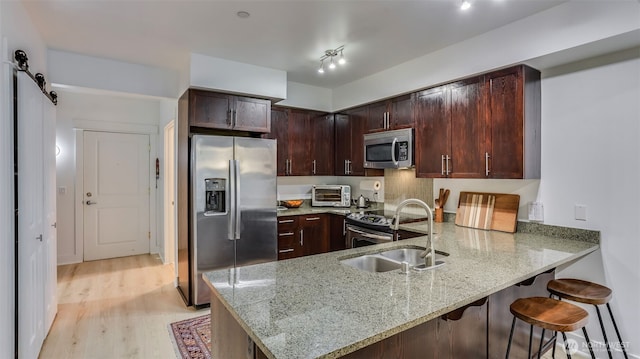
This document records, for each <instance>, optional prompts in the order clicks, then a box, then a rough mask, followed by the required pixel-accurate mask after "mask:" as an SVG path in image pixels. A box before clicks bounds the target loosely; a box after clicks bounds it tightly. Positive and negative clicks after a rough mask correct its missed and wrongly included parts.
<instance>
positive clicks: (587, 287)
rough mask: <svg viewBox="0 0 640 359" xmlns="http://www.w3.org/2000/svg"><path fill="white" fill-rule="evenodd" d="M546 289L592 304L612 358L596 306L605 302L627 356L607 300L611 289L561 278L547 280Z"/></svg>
mask: <svg viewBox="0 0 640 359" xmlns="http://www.w3.org/2000/svg"><path fill="white" fill-rule="evenodd" d="M547 290H548V291H549V293H551V294H552V295H555V296H557V297H558V298H560V299H567V300H572V301H574V302H579V303H584V304H592V305H593V306H594V307H595V308H596V313H598V321H599V322H600V328H601V329H602V336H603V337H604V342H605V343H606V345H607V352H608V354H609V358H613V357H612V355H611V346H610V344H609V340H608V339H607V332H606V331H605V329H604V324H603V322H602V314H600V309H599V307H598V305H601V304H606V305H607V310H609V316H611V322H612V323H613V328H614V329H615V331H616V335H617V336H618V341H619V343H620V347H621V348H622V352H623V353H624V357H625V358H629V357H628V356H627V351H626V350H625V348H624V343H623V341H622V337H621V336H620V331H619V330H618V325H617V324H616V320H615V319H614V318H613V312H612V311H611V306H610V305H609V300H611V295H612V291H611V289H609V288H607V287H605V286H603V285H600V284H596V283H593V282H588V281H585V280H580V279H571V278H562V279H554V280H551V281H549V283H548V284H547Z"/></svg>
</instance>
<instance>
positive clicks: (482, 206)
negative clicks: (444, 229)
mask: <svg viewBox="0 0 640 359" xmlns="http://www.w3.org/2000/svg"><path fill="white" fill-rule="evenodd" d="M518 207H520V196H519V195H517V194H505V193H484V192H460V197H459V199H458V210H457V211H456V225H458V226H462V227H471V228H478V229H485V230H494V231H502V232H510V233H514V232H515V231H516V225H517V219H518Z"/></svg>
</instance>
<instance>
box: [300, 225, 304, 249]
mask: <svg viewBox="0 0 640 359" xmlns="http://www.w3.org/2000/svg"><path fill="white" fill-rule="evenodd" d="M300 247H304V230H303V229H301V230H300Z"/></svg>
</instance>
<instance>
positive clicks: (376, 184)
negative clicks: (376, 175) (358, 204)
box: [360, 181, 382, 191]
mask: <svg viewBox="0 0 640 359" xmlns="http://www.w3.org/2000/svg"><path fill="white" fill-rule="evenodd" d="M380 187H382V184H381V183H380V181H360V189H362V190H366V191H379V190H380Z"/></svg>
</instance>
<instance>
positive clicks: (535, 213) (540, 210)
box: [529, 202, 544, 222]
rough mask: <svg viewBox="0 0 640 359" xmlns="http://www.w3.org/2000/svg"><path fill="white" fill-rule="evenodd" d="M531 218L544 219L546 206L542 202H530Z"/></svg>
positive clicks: (535, 219)
mask: <svg viewBox="0 0 640 359" xmlns="http://www.w3.org/2000/svg"><path fill="white" fill-rule="evenodd" d="M529 220H530V221H536V222H542V221H544V206H543V205H542V202H529Z"/></svg>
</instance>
